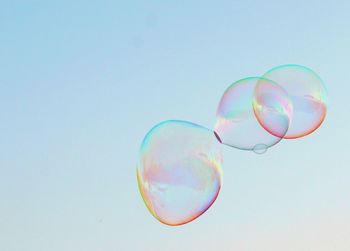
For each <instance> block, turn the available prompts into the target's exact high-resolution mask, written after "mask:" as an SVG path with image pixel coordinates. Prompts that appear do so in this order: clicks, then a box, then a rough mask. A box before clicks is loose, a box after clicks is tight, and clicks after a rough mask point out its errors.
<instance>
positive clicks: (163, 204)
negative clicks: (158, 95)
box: [137, 120, 222, 226]
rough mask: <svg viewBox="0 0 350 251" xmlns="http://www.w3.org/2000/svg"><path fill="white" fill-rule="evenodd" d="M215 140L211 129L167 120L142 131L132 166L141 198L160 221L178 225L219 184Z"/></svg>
mask: <svg viewBox="0 0 350 251" xmlns="http://www.w3.org/2000/svg"><path fill="white" fill-rule="evenodd" d="M221 163H222V152H221V144H220V143H219V142H218V141H217V139H216V138H215V136H214V133H213V131H211V130H209V129H207V128H204V127H202V126H199V125H196V124H193V123H191V122H186V121H177V120H169V121H165V122H162V123H160V124H158V125H156V126H155V127H153V128H152V129H151V130H150V131H149V132H148V133H147V135H146V136H145V138H144V140H143V142H142V145H141V149H140V162H139V165H138V168H137V177H138V184H139V189H140V192H141V195H142V197H143V199H144V202H145V204H146V206H147V208H148V209H149V211H150V212H151V213H152V215H153V216H154V217H155V218H157V219H158V220H159V221H160V222H162V223H164V224H167V225H172V226H176V225H181V224H185V223H187V222H190V221H192V220H194V219H196V218H197V217H199V216H200V215H201V214H203V213H204V212H205V211H206V210H207V209H208V208H209V207H210V206H211V205H212V204H213V203H214V201H215V199H216V198H217V196H218V194H219V191H220V188H221V185H222V172H221Z"/></svg>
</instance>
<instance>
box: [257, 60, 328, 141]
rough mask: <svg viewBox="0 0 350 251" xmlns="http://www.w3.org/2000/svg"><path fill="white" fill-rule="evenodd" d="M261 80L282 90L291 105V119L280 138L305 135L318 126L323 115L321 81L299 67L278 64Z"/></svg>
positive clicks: (322, 87) (293, 137)
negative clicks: (286, 129) (273, 83)
mask: <svg viewBox="0 0 350 251" xmlns="http://www.w3.org/2000/svg"><path fill="white" fill-rule="evenodd" d="M263 77H264V78H268V79H271V80H272V81H274V82H276V83H277V84H278V85H280V86H281V87H282V88H283V89H285V90H286V92H287V93H288V95H289V98H290V100H291V102H292V105H293V118H292V120H291V123H290V126H289V129H288V132H287V133H286V135H285V136H284V138H286V139H295V138H300V137H303V136H306V135H308V134H310V133H312V132H313V131H315V130H316V129H317V128H318V127H319V126H320V125H321V124H322V122H323V121H324V119H325V117H326V113H327V93H326V89H325V86H324V84H323V81H322V80H321V78H320V77H319V76H318V75H317V74H316V73H315V72H314V71H312V70H311V69H309V68H307V67H305V66H301V65H282V66H278V67H275V68H273V69H271V70H269V71H268V72H267V73H265V74H264V76H263ZM262 124H264V122H262Z"/></svg>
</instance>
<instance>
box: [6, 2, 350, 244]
mask: <svg viewBox="0 0 350 251" xmlns="http://www.w3.org/2000/svg"><path fill="white" fill-rule="evenodd" d="M349 11H350V3H348V2H347V1H328V0H326V1H289V0H288V1H258V2H257V1H217V2H213V1H191V2H188V1H171V2H170V1H66V0H63V1H30V0H29V1H2V2H0V31H1V32H0V117H1V123H0V131H1V134H0V135H1V141H0V200H1V203H0V215H1V216H0V249H1V250H6V251H22V250H27V251H41V250H43V251H44V250H45V251H48V250H49V251H56V250H57V251H62V250H64V251H73V250H74V251H77V250H82V251H97V250H105V251H109V250H114V251H124V250H125V251H134V250H144V251H175V250H176V251H178V250H182V251H190V250H191V251H192V250H204V251H211V250H228V251H231V250H240V251H257V250H258V251H275V250H286V251H288V250H298V251H303V250H318V251H323V250H325V251H326V250H327V251H328V250H332V251H334V250H336V251H342V250H344V251H345V250H349V248H350V241H349V240H348V236H349V234H350V215H349V209H350V202H349V195H350V184H349V182H348V177H349V175H350V170H349V160H350V155H349V153H348V149H349V130H350V126H349V123H350V117H349V111H348V107H349V105H348V100H349V94H350V87H349V84H348V80H347V75H348V72H349V69H348V68H349V63H348V62H349V57H350V47H349V44H350V30H349V27H348V26H349V23H350V17H349V15H348V13H349ZM285 63H296V64H302V65H306V66H308V67H310V68H312V69H314V70H315V71H316V72H318V73H319V74H320V75H321V77H322V78H323V80H324V82H325V83H326V85H327V88H328V93H329V100H330V104H329V113H328V116H327V118H326V121H325V122H324V124H323V125H322V127H321V128H320V129H319V130H318V131H317V132H315V133H313V134H312V135H310V136H308V137H306V138H303V139H300V140H292V141H287V140H286V141H282V142H281V143H279V144H278V145H276V146H275V147H274V148H271V149H269V151H268V152H267V153H266V154H264V155H255V154H253V153H250V152H242V151H239V150H236V149H230V148H225V160H224V166H223V168H224V186H223V188H222V192H221V193H220V195H219V198H218V200H217V201H216V203H215V204H214V205H213V206H212V208H210V209H209V210H208V211H207V212H206V213H205V214H204V215H203V216H201V217H200V218H199V219H198V220H196V221H195V222H192V223H190V224H188V225H186V226H183V227H176V228H170V227H167V226H164V225H161V224H160V223H158V222H157V221H156V220H155V219H154V218H153V217H152V216H151V215H150V214H149V212H148V211H147V209H146V208H145V206H144V205H143V202H142V199H141V197H140V195H139V192H138V190H137V184H136V175H135V167H136V163H137V157H138V149H139V146H140V143H141V140H142V139H143V137H144V135H145V134H146V133H147V131H148V130H149V129H150V128H151V127H152V126H153V125H155V124H156V123H158V122H160V121H162V120H165V119H182V120H190V121H193V122H194V123H198V124H201V125H204V126H207V127H211V126H212V125H213V124H214V123H215V111H216V106H217V104H218V102H219V100H220V97H221V95H222V93H223V91H224V90H225V89H226V88H227V86H228V85H229V84H231V83H233V82H234V81H236V80H238V79H240V78H243V77H248V76H256V75H261V74H262V73H264V72H265V71H266V70H268V69H270V68H272V67H274V66H277V65H280V64H285Z"/></svg>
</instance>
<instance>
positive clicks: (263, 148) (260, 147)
mask: <svg viewBox="0 0 350 251" xmlns="http://www.w3.org/2000/svg"><path fill="white" fill-rule="evenodd" d="M267 149H268V147H267V145H264V144H258V145H255V146H254V148H253V151H254V152H255V153H256V154H263V153H266V151H267Z"/></svg>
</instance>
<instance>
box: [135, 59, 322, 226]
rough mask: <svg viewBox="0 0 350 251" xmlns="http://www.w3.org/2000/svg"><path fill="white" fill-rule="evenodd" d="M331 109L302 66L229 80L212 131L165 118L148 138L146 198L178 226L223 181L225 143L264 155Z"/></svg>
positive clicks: (141, 181) (141, 172) (141, 182)
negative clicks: (229, 83)
mask: <svg viewBox="0 0 350 251" xmlns="http://www.w3.org/2000/svg"><path fill="white" fill-rule="evenodd" d="M326 113H327V97H326V89H325V87H324V84H323V82H322V80H321V78H320V77H319V76H318V75H317V74H316V73H315V72H314V71H312V70H311V69H309V68H307V67H305V66H300V65H282V66H278V67H275V68H273V69H271V70H269V71H267V72H266V73H265V74H263V75H262V76H259V77H248V78H243V79H241V80H238V81H236V82H234V83H233V84H231V85H230V86H229V87H228V88H227V89H226V91H225V92H224V94H223V95H222V97H221V100H220V102H219V105H218V107H217V113H216V123H215V125H214V128H213V130H210V129H207V128H205V127H203V126H200V125H198V124H194V123H192V122H188V121H181V120H167V121H164V122H161V123H159V124H157V125H156V126H154V127H153V128H152V129H151V130H150V131H149V132H148V133H147V134H146V136H145V138H144V140H143V142H142V144H141V148H140V155H139V163H138V166H137V181H138V186H139V190H140V193H141V196H142V198H143V200H144V202H145V205H146V207H147V208H148V209H149V211H150V212H151V214H152V215H153V216H154V217H155V218H156V219H158V220H159V221H160V222H162V223H164V224H167V225H170V226H177V225H182V224H186V223H188V222H190V221H193V220H194V219H196V218H198V217H199V216H200V215H202V214H203V213H204V212H205V211H206V210H208V209H209V208H210V206H211V205H212V204H213V203H214V201H215V200H216V198H217V196H218V195H219V192H220V189H221V186H222V170H221V165H222V160H223V158H222V149H221V147H222V145H227V146H230V147H233V148H236V149H240V150H249V151H252V152H254V153H256V154H264V153H265V152H266V151H267V150H268V148H270V147H272V146H274V145H276V144H277V143H278V142H280V141H281V140H282V139H296V138H300V137H304V136H306V135H308V134H310V133H312V132H314V131H315V130H316V129H317V128H318V127H319V126H320V125H321V124H322V122H323V121H324V119H325V117H326Z"/></svg>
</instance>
